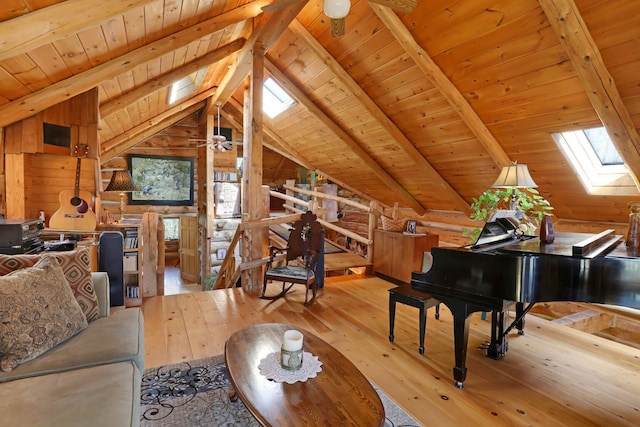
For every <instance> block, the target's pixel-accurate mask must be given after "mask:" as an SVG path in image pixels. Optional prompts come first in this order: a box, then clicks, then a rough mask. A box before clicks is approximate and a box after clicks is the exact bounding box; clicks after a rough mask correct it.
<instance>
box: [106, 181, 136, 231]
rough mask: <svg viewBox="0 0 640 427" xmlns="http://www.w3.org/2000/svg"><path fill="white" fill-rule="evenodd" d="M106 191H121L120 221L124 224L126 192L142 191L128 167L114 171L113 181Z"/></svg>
mask: <svg viewBox="0 0 640 427" xmlns="http://www.w3.org/2000/svg"><path fill="white" fill-rule="evenodd" d="M104 191H118V192H119V193H120V219H119V220H118V222H119V223H120V224H122V223H123V222H124V205H125V203H124V196H125V193H131V192H133V191H140V189H139V188H138V187H137V186H136V185H135V183H134V182H133V180H132V179H131V174H130V173H129V171H128V170H127V169H118V170H114V171H113V175H111V181H109V185H107V188H105V190H104Z"/></svg>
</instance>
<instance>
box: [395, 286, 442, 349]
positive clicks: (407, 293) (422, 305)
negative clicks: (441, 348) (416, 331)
mask: <svg viewBox="0 0 640 427" xmlns="http://www.w3.org/2000/svg"><path fill="white" fill-rule="evenodd" d="M396 302H399V303H402V304H407V305H410V306H411V307H416V308H418V309H420V315H419V316H420V317H419V323H420V347H419V348H418V351H419V352H420V354H424V334H425V331H426V329H427V309H428V308H431V307H433V306H434V305H435V306H436V319H439V318H440V301H438V300H437V299H435V298H433V297H432V296H431V295H429V294H427V293H424V292H420V291H416V290H413V289H412V288H411V285H410V284H404V285H401V286H398V287H395V288H391V289H389V341H391V342H393V329H394V324H395V319H396Z"/></svg>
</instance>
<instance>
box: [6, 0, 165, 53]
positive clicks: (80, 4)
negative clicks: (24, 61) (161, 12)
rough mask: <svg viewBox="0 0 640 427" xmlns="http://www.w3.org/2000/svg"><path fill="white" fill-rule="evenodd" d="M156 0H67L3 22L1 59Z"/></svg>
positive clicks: (32, 48) (72, 33)
mask: <svg viewBox="0 0 640 427" xmlns="http://www.w3.org/2000/svg"><path fill="white" fill-rule="evenodd" d="M154 1H156V0H110V1H105V2H99V1H86V0H66V1H63V2H60V3H56V4H53V5H51V6H48V7H44V8H42V9H38V10H34V11H33V12H30V13H27V14H25V15H21V16H18V17H16V18H13V19H10V20H8V21H3V22H0V34H2V38H0V61H2V60H5V59H7V58H12V57H14V56H17V55H20V54H23V53H25V52H30V51H32V50H34V49H36V48H38V47H40V46H43V45H45V44H47V43H51V42H53V41H55V40H60V39H62V38H65V37H68V36H71V35H74V34H76V33H78V32H80V31H82V30H84V29H87V28H90V27H94V26H97V25H100V24H101V23H103V22H106V21H107V20H108V19H110V18H112V17H115V16H118V15H122V14H123V13H125V12H127V11H129V10H131V9H133V8H135V7H142V6H144V5H146V4H148V3H152V2H154Z"/></svg>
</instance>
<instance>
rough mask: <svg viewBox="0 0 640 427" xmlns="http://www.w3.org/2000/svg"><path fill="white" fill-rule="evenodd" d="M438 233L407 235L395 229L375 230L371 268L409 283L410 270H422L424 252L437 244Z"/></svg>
mask: <svg viewBox="0 0 640 427" xmlns="http://www.w3.org/2000/svg"><path fill="white" fill-rule="evenodd" d="M438 240H439V239H438V235H436V234H426V235H409V234H404V233H403V232H397V231H385V230H375V232H374V240H373V242H374V243H373V245H374V246H373V247H374V249H373V270H374V271H375V272H376V273H379V274H382V275H385V276H387V277H389V278H391V279H395V280H398V281H400V282H405V283H409V282H410V281H411V272H413V271H422V260H423V257H424V253H425V252H429V251H431V248H432V247H433V246H438Z"/></svg>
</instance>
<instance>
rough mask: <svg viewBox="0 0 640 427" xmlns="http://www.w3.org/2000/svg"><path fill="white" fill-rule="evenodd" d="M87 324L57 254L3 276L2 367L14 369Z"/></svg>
mask: <svg viewBox="0 0 640 427" xmlns="http://www.w3.org/2000/svg"><path fill="white" fill-rule="evenodd" d="M86 327H87V319H86V317H85V316H84V313H82V310H81V309H80V305H79V304H78V301H76V299H75V298H74V296H73V292H71V288H70V287H69V283H68V282H67V279H66V278H65V276H64V273H63V272H62V268H61V267H60V264H59V263H58V261H57V260H56V259H55V257H43V258H42V259H41V260H40V261H38V262H37V263H36V264H35V265H34V266H33V267H29V268H24V269H22V270H18V271H14V272H13V273H9V274H7V275H6V276H3V277H0V370H2V371H5V372H8V371H11V370H12V369H13V368H15V367H16V366H18V365H19V364H21V363H23V362H26V361H28V360H31V359H34V358H36V357H37V356H39V355H41V354H42V353H44V352H45V351H47V350H49V349H51V348H53V347H55V346H56V345H58V344H60V343H61V342H63V341H65V340H67V339H69V338H71V337H72V336H74V335H76V334H77V333H78V332H80V331H82V330H83V329H85V328H86Z"/></svg>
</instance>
